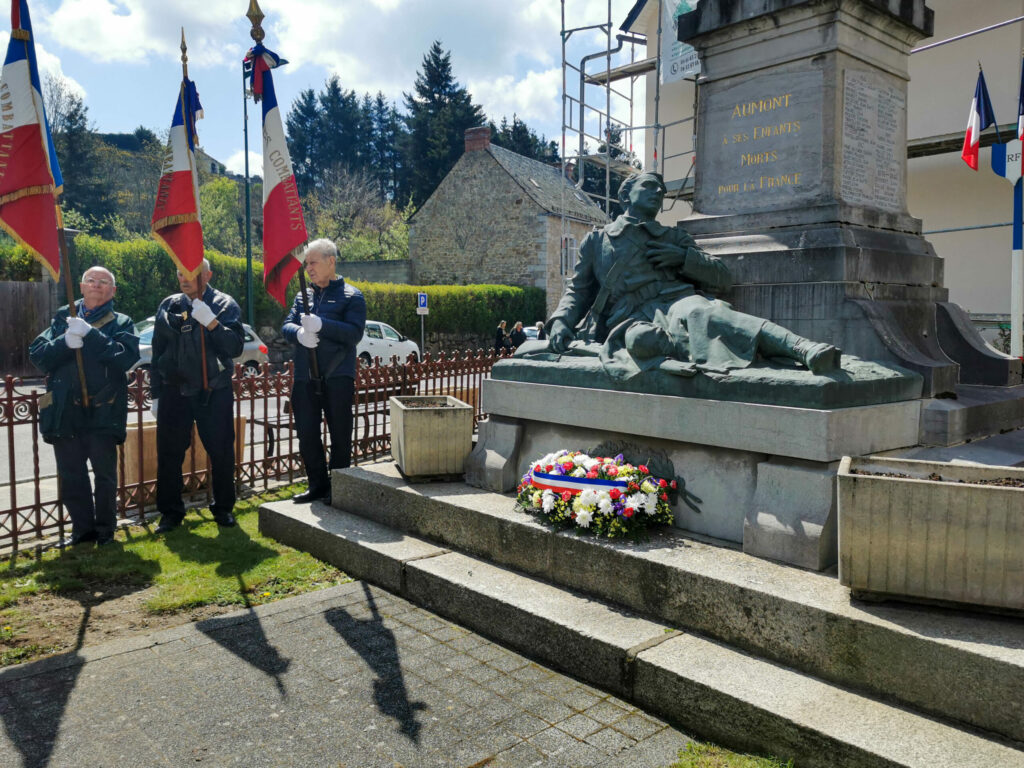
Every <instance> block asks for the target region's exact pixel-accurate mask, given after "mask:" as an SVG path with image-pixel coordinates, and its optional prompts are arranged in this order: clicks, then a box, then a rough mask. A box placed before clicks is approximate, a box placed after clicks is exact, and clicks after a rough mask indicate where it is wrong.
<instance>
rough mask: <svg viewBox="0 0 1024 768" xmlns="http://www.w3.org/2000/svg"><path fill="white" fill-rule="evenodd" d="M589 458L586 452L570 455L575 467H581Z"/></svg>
mask: <svg viewBox="0 0 1024 768" xmlns="http://www.w3.org/2000/svg"><path fill="white" fill-rule="evenodd" d="M589 458H590V457H589V456H587V454H585V453H577V454H576V455H575V456H573V457H572V463H573V464H575V465H576V466H577V467H582V466H583V465H584V464H586V463H587V459H589Z"/></svg>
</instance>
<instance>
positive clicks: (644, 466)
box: [637, 464, 648, 475]
mask: <svg viewBox="0 0 1024 768" xmlns="http://www.w3.org/2000/svg"><path fill="white" fill-rule="evenodd" d="M637 469H639V470H640V472H641V473H642V474H645V475H646V474H647V472H648V470H647V467H646V465H644V464H641V465H640V466H639V467H637Z"/></svg>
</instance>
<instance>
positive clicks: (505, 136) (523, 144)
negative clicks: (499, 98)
mask: <svg viewBox="0 0 1024 768" xmlns="http://www.w3.org/2000/svg"><path fill="white" fill-rule="evenodd" d="M490 126H491V143H492V144H495V145H497V146H499V147H503V148H505V149H507V150H509V151H511V152H515V153H516V154H518V155H523V156H524V157H529V158H530V159H531V160H539V161H540V162H542V163H548V164H549V165H553V164H555V163H558V162H559V161H560V159H561V158H560V157H559V155H558V143H557V142H555V141H548V140H547V138H546V137H544V136H538V135H537V132H536V131H534V130H533V129H532V128H530V127H529V126H527V125H526V123H524V122H523V121H522V120H520V119H519V117H518V116H517V115H515V114H513V115H512V124H511V125H509V122H508V118H505V117H503V118H501V125H498V126H496V125H495V124H494V121H491V123H490Z"/></svg>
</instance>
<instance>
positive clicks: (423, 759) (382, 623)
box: [0, 582, 687, 768]
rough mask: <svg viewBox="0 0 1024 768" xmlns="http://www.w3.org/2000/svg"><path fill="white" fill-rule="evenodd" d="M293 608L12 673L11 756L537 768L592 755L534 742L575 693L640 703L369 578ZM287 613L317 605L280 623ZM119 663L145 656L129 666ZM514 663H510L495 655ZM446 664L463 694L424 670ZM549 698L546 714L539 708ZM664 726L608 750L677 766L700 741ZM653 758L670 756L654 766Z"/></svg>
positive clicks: (88, 761)
mask: <svg viewBox="0 0 1024 768" xmlns="http://www.w3.org/2000/svg"><path fill="white" fill-rule="evenodd" d="M281 604H282V605H280V606H277V610H275V611H260V610H253V611H241V612H238V613H236V614H234V615H232V616H230V617H228V618H229V621H227V622H226V623H225V624H224V629H221V630H219V632H220V633H221V634H224V635H226V636H227V637H230V638H231V641H230V642H218V641H216V640H213V641H211V642H207V643H203V644H201V645H196V646H192V647H191V649H190V651H189V652H188V653H186V654H179V655H175V656H170V657H169V656H165V655H161V654H159V653H156V652H155V649H157V648H160V647H162V646H166V645H168V644H174V643H184V642H185V641H186V640H187V639H188V638H192V637H201V636H205V635H204V631H203V628H202V624H206V625H207V627H206V629H207V631H209V623H208V622H204V623H200V625H195V624H192V625H187V628H186V629H183V630H181V631H180V632H178V633H176V635H177V637H176V639H174V640H172V641H170V643H168V642H167V637H166V635H167V634H168V633H166V632H165V633H160V634H161V635H164V637H162V638H160V637H157V636H154V635H151V636H149V637H148V642H146V643H139V644H138V646H137V647H134V648H132V649H126V647H125V645H124V644H123V643H119V642H113V643H107V644H103V645H98V646H93V647H90V648H89V649H88V653H87V654H85V655H83V656H79V657H76V656H75V654H67V655H66V656H65V657H62V658H60V659H58V660H55V661H46V662H36V663H33V664H25V665H21V666H18V667H13V668H9V669H6V670H3V671H0V720H2V723H3V726H4V727H3V730H2V731H0V765H4V766H11V767H12V768H15V767H19V768H27V767H28V766H33V768H35V767H36V766H44V765H45V766H51V767H52V768H60V767H63V766H74V767H76V768H77V767H78V766H84V765H103V766H118V767H119V766H126V767H127V766H131V767H132V768H137V766H147V768H148V766H155V767H160V768H162V767H164V766H167V767H168V768H171V767H177V766H182V765H194V764H201V765H216V766H233V765H243V766H246V768H253V767H254V766H288V767H289V768H294V766H296V765H302V766H306V767H307V768H319V767H320V766H323V767H324V768H326V767H327V766H337V765H350V766H359V767H360V768H373V766H382V767H385V766H386V767H387V768H395V766H407V767H408V768H413V767H414V766H415V767H416V768H419V767H420V766H424V767H426V766H439V767H440V768H462V767H465V768H469V766H473V765H477V764H482V763H487V764H490V765H516V764H521V763H519V762H517V760H519V759H520V758H522V757H524V756H527V755H528V756H530V758H531V759H530V761H529V762H528V763H526V764H528V765H532V766H536V767H537V768H555V766H563V765H566V764H568V763H567V762H566V759H567V756H569V755H573V756H576V755H584V754H592V752H591V750H592V749H593V747H592V745H590V744H588V743H587V742H586V741H584V740H583V739H582V738H579V737H578V736H576V735H574V734H571V733H567V732H565V731H560V733H562V735H563V738H564V739H565V741H563V742H562V743H560V745H558V746H559V748H560V750H557V749H552V750H551V751H549V752H542V751H540V750H538V749H537V748H536V747H534V746H533V745H532V744H531V743H530V741H529V740H530V739H531V738H533V737H534V736H536V735H537V734H539V733H542V732H543V731H545V730H548V729H552V728H553V726H555V725H557V724H558V723H561V722H570V721H572V722H573V723H577V722H579V720H578V718H583V717H586V716H585V715H584V714H583V713H582V711H581V710H580V709H575V708H573V707H572V706H570V705H569V704H566V703H565V701H568V698H567V697H569V696H571V695H572V694H573V692H576V691H578V693H577V694H576V695H577V697H578V703H579V704H580V705H583V704H584V703H587V704H589V703H590V702H592V700H593V698H594V697H595V696H598V697H600V698H599V699H598V701H597V703H596V704H592V705H591V706H590V709H591V710H593V709H595V707H598V706H600V705H601V704H607V706H606V707H605V710H607V711H609V712H614V711H621V712H622V715H621V716H620V719H621V718H625V717H629V716H631V715H635V714H636V710H635V708H631V707H630V708H629V709H623V708H622V706H621V704H620V703H614V704H613V703H612V702H620V700H618V699H615V697H612V696H609V695H608V694H602V693H600V692H599V691H597V690H596V689H594V688H591V687H589V686H584V685H581V684H580V683H579V682H578V681H576V680H574V679H572V678H569V677H565V676H563V675H560V674H559V673H557V672H555V671H554V670H551V669H547V668H544V667H542V666H540V665H538V664H536V663H535V662H532V661H529V660H528V659H525V658H523V657H521V656H519V655H518V654H515V653H513V652H510V651H508V650H507V649H505V648H502V647H501V646H499V645H495V644H494V643H492V642H490V641H488V640H486V639H485V638H483V637H481V636H480V635H477V634H475V633H473V632H471V631H469V630H468V629H467V628H465V627H461V626H458V625H456V624H453V623H452V622H450V621H447V620H445V619H443V618H441V617H440V616H437V615H432V614H430V613H429V612H427V611H424V610H423V609H421V608H417V607H415V606H413V605H411V604H410V603H409V602H407V601H406V600H404V599H401V598H399V597H397V596H394V595H391V594H389V593H387V592H386V591H384V590H381V589H378V588H377V587H371V586H370V585H368V584H366V583H365V582H353V583H351V584H346V585H342V586H340V587H333V588H330V589H327V590H324V591H323V592H321V593H320V594H319V595H318V596H317V599H315V600H314V599H312V598H310V597H308V596H303V597H300V598H292V599H289V600H284V601H281ZM282 607H283V610H280V609H281V608H282ZM286 613H287V614H298V613H301V614H303V615H302V616H301V618H294V619H293V620H291V621H289V622H287V623H281V622H277V623H275V622H273V621H270V620H269V618H270V617H273V616H275V615H276V616H281V615H284V614H286ZM261 614H262V615H261ZM268 614H269V616H268ZM414 624H415V625H414ZM428 633H429V634H428ZM325 638H327V639H326V640H325ZM221 640H224V638H221ZM417 640H426V641H427V642H425V643H424V642H416V641H417ZM432 650H433V653H432V656H433V658H426V656H427V654H428V653H431V651H432ZM441 650H443V651H444V652H443V653H442V652H441ZM267 654H269V655H270V656H271V657H273V658H279V659H280V660H282V662H284V663H283V664H282V667H281V669H280V670H278V672H277V673H276V674H270V673H268V670H267V669H266V665H265V656H266V655H267ZM86 656H87V657H88V659H91V660H88V659H87V658H86ZM68 657H70V660H69V658H68ZM425 658H426V661H425V663H424V659H425ZM115 659H116V660H117V661H118V662H121V661H125V660H130V661H131V662H132V663H131V665H130V666H127V667H124V666H116V665H114V664H112V663H111V661H112V660H115ZM502 659H509V660H513V661H514V663H513V664H510V665H508V667H509V669H508V670H503V669H501V668H500V666H501V665H495V664H493V662H496V661H499V660H502ZM442 660H443V661H442ZM417 661H419V662H420V663H416V662H417ZM58 662H59V663H58ZM442 664H443V665H444V666H441V665H442ZM482 665H483V666H487V667H488V669H490V671H491V672H492V673H493V674H494V675H495V676H497V677H501V678H509V676H510V675H511V674H512V673H513V672H518V673H520V674H519V676H518V678H516V679H515V680H514V683H515V685H514V686H513V692H512V693H510V694H508V695H503V694H502V693H500V692H498V691H496V690H493V689H487V688H484V687H482V686H479V685H478V684H477V682H476V681H475V679H474V678H473V677H472V676H471V675H470V671H471V670H476V669H478V668H479V667H480V666H482ZM439 667H440V669H441V671H442V673H443V676H442V677H443V679H446V680H448V681H449V685H448V686H447V687H449V688H451V689H452V690H453V691H455V692H456V693H458V694H460V695H461V698H460V696H457V695H455V694H450V693H448V692H446V691H445V690H442V689H441V688H438V687H436V686H433V685H432V684H430V683H429V682H428V681H427V680H426V679H425V678H424V677H422V673H424V672H426V671H428V670H435V669H437V668H439ZM327 670H334V671H336V672H337V671H341V670H345V671H344V672H343V673H342V674H341V675H340V676H338V675H336V674H332V673H331V672H328V671H327ZM524 670H529V673H528V674H527V673H526V672H525V671H524ZM542 685H543V686H545V687H546V688H548V689H550V688H552V687H555V688H557V689H559V690H561V691H562V692H563V694H564V696H563V700H562V701H555V700H554V699H551V698H550V697H549V696H548V695H547V693H545V692H544V691H543V690H541V686H542ZM535 701H536V702H539V703H542V704H545V706H544V707H541V708H540V709H542V710H543V711H539V710H538V711H533V710H531V709H530V706H529V704H530V702H535ZM546 702H551V705H557V707H558V708H559V709H558V710H557V711H555V709H554V708H552V707H550V706H548V705H547V704H546ZM626 706H628V705H626ZM602 711H604V710H602ZM542 715H546V716H547V717H548V718H557V720H556V722H555V723H552V722H551V720H548V719H544V717H543V716H542ZM574 718H576V720H574ZM651 722H652V723H654V724H655V728H654V730H653V731H652V733H650V734H649V735H647V736H645V737H644V738H642V739H640V740H639V741H637V742H636V743H631V744H623V745H622V746H621V748H620V749H619V750H618V751H616V752H615V753H614V755H612V756H611V757H610V758H609V756H608V755H607V754H605V753H601V754H600V756H599V757H600V759H601V760H602V761H607V760H608V759H612V760H614V761H617V762H613V763H609V765H612V764H615V765H629V766H634V765H636V766H640V765H647V764H657V765H662V766H663V765H667V764H668V763H670V762H672V760H674V759H675V756H676V753H677V751H678V748H679V745H681V744H685V743H686V740H687V737H686V736H685V735H684V734H682V733H680V732H678V731H676V730H674V729H672V728H670V727H669V726H668V725H667V724H666V723H664V722H663V721H660V720H656V719H655V720H652V721H651ZM531 723H535V724H536V725H531ZM665 734H667V735H668V736H667V737H666V735H665ZM634 754H635V755H636V757H635V759H634V757H633V755H634ZM652 754H653V755H656V759H657V762H656V763H649V762H645V761H649V760H650V755H652ZM579 764H584V763H582V762H581V763H579ZM588 764H590V763H588ZM594 764H596V763H594Z"/></svg>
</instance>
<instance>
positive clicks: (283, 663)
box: [165, 521, 291, 698]
mask: <svg viewBox="0 0 1024 768" xmlns="http://www.w3.org/2000/svg"><path fill="white" fill-rule="evenodd" d="M203 522H205V521H198V522H196V523H192V522H191V521H189V522H187V523H186V525H184V526H182V527H181V528H179V529H178V530H175V531H172V532H171V533H169V534H168V535H167V536H166V537H165V541H166V544H167V548H168V549H170V550H171V551H172V552H174V553H175V554H176V555H177V556H178V557H180V558H181V559H182V560H189V561H191V562H194V563H203V564H207V563H217V575H218V576H222V577H229V576H234V577H235V579H237V581H238V589H239V593H240V594H241V595H242V599H243V600H244V601H245V608H246V611H247V612H248V616H247V617H246V618H244V619H240V618H238V617H234V618H233V617H228V616H226V617H218V618H213V619H207V620H206V621H201V622H199V623H198V624H196V628H197V629H199V631H200V632H202V633H203V634H204V635H206V636H207V637H209V638H210V639H211V640H213V641H214V642H215V643H217V644H218V645H219V646H221V647H222V648H224V649H225V650H227V651H230V652H231V653H233V654H234V655H235V656H237V657H238V658H240V659H241V660H242V661H244V662H246V663H247V664H250V665H252V666H253V667H255V668H256V669H258V670H259V671H260V672H262V673H263V674H265V675H267V676H269V677H272V678H274V685H275V686H277V691H278V693H279V694H280V696H281V698H286V697H287V695H288V694H287V692H286V691H285V688H284V682H283V681H282V679H281V676H282V675H284V673H285V672H287V671H288V667H289V666H291V661H290V660H289V659H286V658H285V657H283V656H282V655H281V654H280V652H279V651H278V650H277V648H276V647H274V645H273V644H271V642H270V640H269V639H268V638H267V634H266V632H265V631H264V630H263V624H262V623H261V622H260V620H259V617H258V616H256V614H255V612H254V611H253V609H252V604H251V603H250V602H249V597H248V593H249V588H248V585H246V583H245V579H244V578H243V576H242V574H244V573H245V572H246V571H248V570H249V569H251V568H255V567H256V566H257V565H259V564H260V563H262V562H263V561H264V560H267V559H269V558H271V557H276V556H277V552H275V551H274V550H272V549H270V548H269V547H265V546H263V545H262V544H259V543H257V542H255V541H253V540H252V539H251V538H249V535H248V534H247V533H246V532H245V531H244V530H242V528H241V526H235V527H233V528H220V529H219V532H218V535H217V538H216V539H207V538H203V537H198V536H193V535H190V534H189V530H190V529H192V528H194V527H195V526H196V525H201V524H202V523H203Z"/></svg>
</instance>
